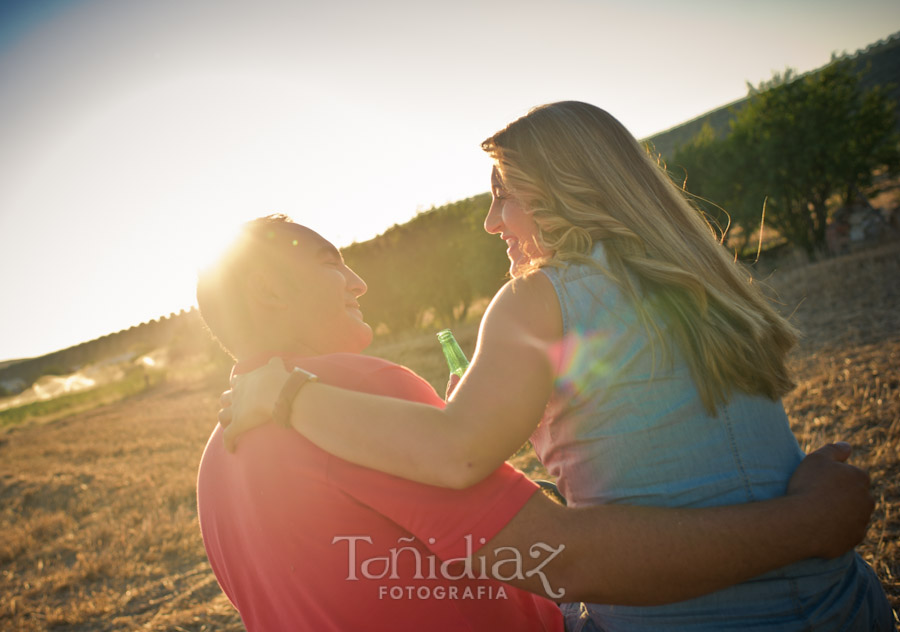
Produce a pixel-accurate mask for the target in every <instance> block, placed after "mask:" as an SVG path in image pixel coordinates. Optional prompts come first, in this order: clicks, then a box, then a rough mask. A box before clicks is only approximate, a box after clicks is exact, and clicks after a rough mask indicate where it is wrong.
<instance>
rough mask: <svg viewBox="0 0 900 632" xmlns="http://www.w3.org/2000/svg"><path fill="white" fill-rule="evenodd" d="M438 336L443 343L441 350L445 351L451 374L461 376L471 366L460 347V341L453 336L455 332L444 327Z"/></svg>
mask: <svg viewBox="0 0 900 632" xmlns="http://www.w3.org/2000/svg"><path fill="white" fill-rule="evenodd" d="M437 338H438V340H439V341H440V343H441V351H443V352H444V357H445V358H447V366H448V367H449V368H450V375H456V376H457V377H460V378H461V377H462V376H463V374H464V373H465V372H466V369H467V368H469V361H468V360H467V359H466V354H464V353H463V352H462V349H460V348H459V343H457V342H456V338H454V337H453V332H452V331H450V330H449V329H444V330H443V331H439V332H438V334H437Z"/></svg>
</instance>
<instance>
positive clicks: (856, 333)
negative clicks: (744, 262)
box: [0, 243, 900, 631]
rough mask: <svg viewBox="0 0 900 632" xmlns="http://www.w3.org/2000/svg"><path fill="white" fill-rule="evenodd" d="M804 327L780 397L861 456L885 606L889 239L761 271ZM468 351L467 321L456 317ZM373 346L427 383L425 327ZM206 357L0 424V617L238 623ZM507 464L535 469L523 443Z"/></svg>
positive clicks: (896, 553) (436, 355) (56, 622)
mask: <svg viewBox="0 0 900 632" xmlns="http://www.w3.org/2000/svg"><path fill="white" fill-rule="evenodd" d="M767 282H768V283H769V284H770V285H771V286H772V288H773V289H775V290H777V292H778V296H779V300H780V302H781V303H782V304H783V306H784V309H785V311H786V312H787V313H791V312H793V314H794V316H793V318H794V320H795V322H796V323H797V324H798V325H799V326H800V327H801V328H803V329H804V331H805V332H806V337H805V339H804V341H803V343H802V345H801V347H800V348H799V349H798V351H797V352H796V353H795V355H794V358H793V365H794V367H795V369H796V373H797V377H798V387H797V388H796V389H795V391H794V392H793V393H792V394H791V395H790V396H789V397H788V398H787V402H786V403H787V406H788V409H789V412H790V416H791V421H792V424H793V427H794V431H795V432H796V434H797V436H798V437H799V439H800V441H801V443H802V444H803V446H804V447H811V446H817V445H819V444H821V443H824V442H827V441H832V440H836V439H844V440H847V441H850V442H851V443H852V444H854V446H855V453H854V456H853V461H854V462H855V463H856V464H858V465H860V466H862V467H866V468H868V469H869V471H870V472H871V474H872V478H873V481H874V490H875V496H876V498H877V501H878V502H877V509H876V512H875V516H874V518H873V520H872V524H871V528H870V530H869V535H868V537H867V539H866V540H865V542H863V543H862V545H860V547H859V551H860V552H861V554H862V555H863V556H864V557H865V558H866V560H867V561H869V562H870V563H871V564H872V565H873V566H874V567H875V569H876V570H877V572H878V574H879V576H880V577H881V579H882V581H883V583H884V585H885V588H886V590H887V592H888V594H889V595H890V598H891V600H892V603H893V605H894V607H895V608H898V607H900V548H898V535H900V515H898V514H900V482H898V481H900V462H898V454H900V244H897V243H894V244H888V245H886V246H882V247H880V248H877V249H872V250H869V251H866V252H860V253H857V254H853V255H847V256H844V257H841V258H838V259H832V260H829V261H825V262H820V263H817V264H813V265H807V264H791V265H790V266H789V268H785V269H783V270H779V271H777V272H776V273H775V274H774V275H773V276H771V277H770V278H769V279H768V281H767ZM457 334H458V337H459V338H460V340H461V343H462V345H463V347H464V348H467V350H471V347H472V344H473V341H474V336H475V325H474V324H472V325H468V326H466V327H461V328H459V329H458V331H457ZM373 353H375V354H377V355H382V356H384V357H387V358H390V359H393V360H395V361H399V362H401V363H404V364H407V365H408V366H410V367H412V368H414V369H416V370H418V371H419V372H421V373H422V374H423V375H425V376H426V377H427V378H428V379H429V380H430V381H432V383H434V384H435V385H436V386H438V387H441V382H442V381H443V376H444V368H443V360H442V358H441V356H440V352H439V350H438V347H437V345H436V342H435V341H434V337H433V335H432V334H431V333H428V334H421V335H408V336H403V337H399V338H397V339H395V340H392V341H386V342H381V343H379V344H378V345H376V346H375V347H374V349H373ZM224 385H225V377H224V374H223V373H222V371H221V370H219V371H216V372H209V371H201V370H199V369H196V368H194V369H193V370H189V369H188V368H187V367H185V368H184V369H183V370H180V371H170V373H169V375H168V378H167V380H166V381H165V382H164V383H160V384H157V385H155V386H152V387H151V388H150V389H149V390H147V391H144V392H143V393H141V394H139V395H136V396H133V397H131V398H129V399H126V400H124V401H121V402H118V403H116V404H111V405H104V406H99V407H97V408H94V409H92V410H88V411H83V412H78V413H75V414H71V415H68V416H62V417H57V418H55V419H52V418H50V419H43V420H32V421H30V422H27V423H25V424H22V425H19V426H14V427H11V428H7V429H6V430H5V431H4V432H3V434H2V435H0V532H2V534H3V535H2V538H0V629H2V630H46V629H55V630H72V631H74V630H84V631H88V630H90V631H97V630H195V631H199V630H226V631H227V630H241V629H243V627H242V625H241V623H240V619H239V617H238V616H237V614H236V612H235V611H234V610H233V609H232V607H231V605H230V604H229V603H228V601H227V600H226V599H225V597H224V596H223V594H222V593H221V591H220V590H219V588H218V586H217V584H216V582H215V579H214V577H213V575H212V572H211V571H210V569H209V566H208V565H207V562H206V558H205V555H204V552H203V546H202V543H201V541H200V533H199V529H198V525H197V513H196V504H195V503H196V499H195V493H194V483H195V474H196V468H197V463H198V461H199V459H200V455H201V452H202V450H203V446H204V443H205V441H206V437H207V436H208V435H209V433H210V431H211V430H212V427H213V425H214V423H215V421H214V420H215V411H216V409H217V400H218V394H219V392H220V391H221V390H222V388H223V387H224ZM516 463H517V464H518V465H519V466H520V467H522V468H523V469H525V470H526V471H528V472H530V473H536V472H538V471H539V470H538V469H537V468H536V465H535V463H534V460H533V455H531V454H530V453H528V452H522V453H521V454H519V455H518V456H517V457H516Z"/></svg>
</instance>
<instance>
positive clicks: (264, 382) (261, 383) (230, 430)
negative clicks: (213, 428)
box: [219, 358, 290, 452]
mask: <svg viewBox="0 0 900 632" xmlns="http://www.w3.org/2000/svg"><path fill="white" fill-rule="evenodd" d="M288 375H290V374H289V373H288V372H287V371H286V370H285V368H284V362H282V360H281V358H272V359H271V360H269V363H268V364H266V365H265V366H263V367H261V368H259V369H256V370H254V371H251V372H250V373H245V374H243V375H236V376H233V377H232V378H231V390H228V391H225V392H224V393H222V399H221V403H222V409H221V410H220V411H219V423H221V424H222V426H223V427H224V428H225V431H224V432H223V434H222V437H223V439H224V440H225V449H226V450H228V451H229V452H234V448H235V444H236V442H237V438H238V436H240V435H241V434H243V433H244V432H246V431H247V430H251V429H252V428H255V427H256V426H259V425H262V424H264V423H266V422H267V421H269V420H271V418H272V409H273V408H274V407H275V402H276V400H277V399H278V395H279V393H281V389H282V387H283V386H284V383H285V382H286V381H287V378H288Z"/></svg>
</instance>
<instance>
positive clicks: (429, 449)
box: [225, 274, 562, 488]
mask: <svg viewBox="0 0 900 632" xmlns="http://www.w3.org/2000/svg"><path fill="white" fill-rule="evenodd" d="M561 336H562V318H561V316H560V311H559V302H558V300H557V298H556V293H555V291H554V290H553V287H552V285H551V284H550V281H549V279H547V277H546V276H545V275H543V274H533V275H531V276H529V277H527V278H523V279H519V280H516V281H515V282H514V283H513V282H510V283H508V284H507V285H506V286H504V287H503V288H502V289H501V290H500V292H498V294H497V296H495V297H494V300H493V301H492V302H491V305H490V306H489V307H488V310H487V312H485V315H484V318H483V319H482V323H481V329H480V331H479V334H478V344H477V347H476V350H475V354H474V356H473V358H472V363H471V365H470V366H469V370H468V371H467V372H466V376H465V378H464V379H463V380H462V381H461V382H460V383H459V385H458V386H457V387H456V390H455V391H454V393H453V395H452V396H451V397H450V400H449V401H448V403H447V406H446V408H444V409H443V410H441V409H437V408H434V407H432V406H428V405H425V404H418V403H413V402H408V401H404V400H398V399H393V398H389V397H379V396H376V395H369V394H364V393H358V392H354V391H347V390H344V389H340V388H336V387H333V386H328V385H325V384H320V383H313V384H307V385H306V386H304V387H303V388H302V389H301V391H300V392H299V394H298V396H297V397H296V399H295V400H294V402H293V407H292V409H291V423H292V425H293V427H294V428H296V429H297V431H299V432H300V433H301V434H303V435H304V436H306V437H307V438H308V439H309V440H310V441H312V442H313V443H315V444H316V445H318V446H319V447H320V448H322V449H323V450H326V451H328V452H331V453H332V454H334V455H336V456H338V457H340V458H342V459H345V460H347V461H351V462H353V463H357V464H359V465H363V466H366V467H370V468H373V469H376V470H381V471H383V472H387V473H389V474H394V475H396V476H401V477H403V478H407V479H411V480H414V481H418V482H421V483H427V484H431V485H439V486H442V487H452V488H465V487H468V486H470V485H474V484H475V483H477V482H479V481H480V480H482V479H484V478H485V477H486V476H488V475H489V474H490V473H491V472H493V471H494V470H495V469H496V468H497V467H499V466H500V465H501V464H502V463H503V462H504V461H505V460H506V459H507V458H508V457H509V456H510V455H512V454H513V453H514V452H515V451H516V450H518V449H519V447H521V446H522V444H523V443H525V441H526V440H527V439H528V437H529V436H530V435H531V433H532V432H533V431H534V429H535V428H536V427H537V425H538V423H539V422H540V419H541V416H542V414H543V412H544V408H545V406H546V404H547V400H548V399H549V397H550V393H551V390H552V386H553V378H554V367H553V366H552V364H551V359H550V357H551V356H550V353H549V352H550V350H551V348H552V346H553V345H554V344H556V343H557V342H558V341H559V339H560V338H561ZM285 378H286V373H285V372H284V371H283V370H277V369H274V368H272V367H269V368H268V369H265V370H261V371H260V372H258V373H257V372H254V373H250V374H248V375H247V376H245V377H243V378H238V380H237V381H236V383H235V385H234V396H233V397H234V407H233V408H234V410H233V420H232V423H231V424H230V425H229V426H228V428H226V431H225V440H226V445H228V446H229V447H230V448H231V447H233V445H234V439H235V437H237V435H238V434H240V433H241V432H243V431H244V430H246V429H247V428H248V427H253V426H254V425H257V424H258V423H262V422H264V421H265V420H267V419H268V418H269V417H270V416H271V411H272V406H273V405H274V400H275V397H276V394H277V393H278V391H279V390H280V387H281V385H282V384H283V383H284V380H285Z"/></svg>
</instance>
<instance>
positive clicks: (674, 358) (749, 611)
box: [532, 244, 894, 632]
mask: <svg viewBox="0 0 900 632" xmlns="http://www.w3.org/2000/svg"><path fill="white" fill-rule="evenodd" d="M593 257H594V258H595V260H596V261H597V263H598V264H599V265H600V266H601V267H600V268H597V267H593V266H590V265H584V264H574V265H570V266H568V267H566V268H554V267H546V268H543V269H542V272H543V273H544V274H546V275H547V276H548V277H549V279H550V281H551V282H552V283H553V287H554V288H555V290H556V293H557V296H558V298H559V302H560V307H561V309H562V318H563V333H564V337H563V340H562V342H561V343H560V344H559V346H558V347H557V348H556V349H554V355H555V357H554V360H555V362H556V365H557V378H556V383H555V385H554V391H553V395H552V396H551V399H550V402H549V403H548V406H547V410H546V412H545V414H544V418H543V419H542V421H541V424H540V425H539V426H538V428H537V430H536V431H535V432H534V435H533V436H532V442H533V444H534V447H535V451H536V452H537V454H538V457H539V458H540V459H541V461H542V462H543V463H544V465H545V467H546V468H547V470H548V471H549V472H550V473H551V474H552V475H554V476H556V477H557V483H558V485H559V488H560V491H561V492H562V493H563V495H564V496H565V497H566V499H567V500H568V504H569V506H571V507H582V506H588V505H597V504H604V503H622V504H631V505H653V506H664V507H713V506H718V505H731V504H739V503H748V502H754V501H759V500H765V499H769V498H773V497H777V496H781V495H783V494H784V493H785V490H786V486H787V482H788V480H789V479H790V476H791V474H792V473H793V471H794V469H795V468H796V467H797V465H798V464H799V463H800V461H801V460H802V459H803V456H804V454H803V452H802V451H801V449H800V447H799V445H798V444H797V441H796V439H795V438H794V436H793V434H792V433H791V430H790V427H789V425H788V420H787V416H786V414H785V411H784V406H783V405H782V403H781V402H780V401H772V400H770V399H768V398H766V397H763V396H756V395H748V394H745V393H741V392H734V393H732V395H731V397H730V400H729V401H728V403H727V404H726V405H720V406H719V408H718V410H717V411H716V415H715V416H713V415H710V414H709V413H708V412H707V411H706V410H705V408H704V406H703V404H702V402H701V401H700V397H699V394H698V392H697V389H696V388H695V386H694V382H693V379H692V378H691V375H690V371H689V369H688V367H687V365H686V364H685V362H684V360H683V358H682V357H681V356H680V355H679V352H678V350H677V349H674V348H673V349H672V350H671V354H670V355H671V358H670V359H669V360H668V361H666V362H663V361H662V360H661V351H660V350H659V348H658V344H657V345H656V348H654V346H653V345H651V344H650V342H649V340H648V338H647V336H646V333H645V330H644V328H643V326H642V325H641V324H640V323H639V322H638V320H637V315H636V314H635V312H634V309H633V308H632V307H631V304H630V302H629V301H628V300H627V299H626V298H625V297H624V296H623V295H622V294H621V293H620V292H619V290H618V288H617V287H616V286H615V284H614V283H612V282H611V281H610V280H609V278H608V277H607V276H606V275H605V274H604V273H603V271H602V268H603V267H605V259H604V256H603V252H602V247H601V245H600V244H597V245H595V246H594V251H593ZM672 346H673V347H674V346H675V345H672ZM597 572H598V573H602V572H604V571H603V569H602V568H600V569H597ZM563 611H564V614H566V617H567V626H568V629H570V630H585V631H587V630H607V631H610V632H612V631H617V630H629V631H642V630H691V631H701V630H703V631H707V630H708V631H710V632H712V631H722V630H757V629H767V630H785V631H791V630H798V631H799V630H817V631H818V630H893V629H894V627H893V623H892V620H893V616H892V614H891V609H890V606H889V605H888V603H887V599H886V598H885V596H884V592H883V590H882V588H881V585H880V583H879V582H878V579H877V577H876V576H875V574H874V573H873V572H872V569H871V568H869V566H868V565H867V564H866V563H865V562H864V561H863V560H862V559H861V558H860V557H859V556H858V555H857V554H856V553H853V552H850V553H847V554H845V555H844V556H842V557H840V558H837V559H832V560H823V559H808V560H805V561H803V562H799V563H797V564H793V565H790V566H787V567H784V568H781V569H779V570H777V571H774V572H771V573H767V574H765V575H762V576H759V577H757V578H755V579H753V580H750V581H747V582H744V583H742V584H739V585H736V586H732V587H730V588H726V589H724V590H720V591H718V592H715V593H712V594H709V595H706V596H704V597H700V598H696V599H690V600H687V601H682V602H679V603H676V604H671V605H665V606H651V607H624V606H605V605H599V604H566V605H564V606H563Z"/></svg>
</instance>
